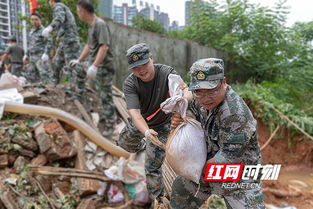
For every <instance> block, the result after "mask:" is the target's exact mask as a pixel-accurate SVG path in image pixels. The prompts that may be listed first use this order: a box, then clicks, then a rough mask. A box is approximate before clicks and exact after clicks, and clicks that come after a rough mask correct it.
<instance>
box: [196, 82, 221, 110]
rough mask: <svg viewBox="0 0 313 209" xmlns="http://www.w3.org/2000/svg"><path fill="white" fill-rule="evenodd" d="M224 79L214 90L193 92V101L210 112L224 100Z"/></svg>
mask: <svg viewBox="0 0 313 209" xmlns="http://www.w3.org/2000/svg"><path fill="white" fill-rule="evenodd" d="M226 87H227V84H226V78H224V79H223V81H222V83H221V84H220V85H218V86H217V87H216V88H215V89H198V90H196V91H195V92H194V95H195V94H196V95H202V96H194V99H195V100H196V101H197V102H198V103H199V104H200V105H201V106H202V107H204V108H205V109H207V110H209V111H211V110H213V109H214V108H216V107H217V106H218V105H219V104H220V103H221V102H222V101H223V100H224V98H225V94H226Z"/></svg>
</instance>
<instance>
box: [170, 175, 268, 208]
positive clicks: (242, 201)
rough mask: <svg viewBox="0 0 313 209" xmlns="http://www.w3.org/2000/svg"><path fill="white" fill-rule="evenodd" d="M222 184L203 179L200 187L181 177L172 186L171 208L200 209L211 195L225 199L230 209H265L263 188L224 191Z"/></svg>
mask: <svg viewBox="0 0 313 209" xmlns="http://www.w3.org/2000/svg"><path fill="white" fill-rule="evenodd" d="M227 183H229V182H227ZM222 184H223V182H213V181H209V182H208V181H207V182H205V181H203V178H202V179H201V180H200V185H198V184H196V183H194V182H192V181H190V180H188V179H185V178H183V177H180V176H179V177H177V178H176V179H175V180H174V182H173V185H172V195H171V202H170V206H171V208H172V209H185V208H186V209H196V208H200V207H201V205H202V204H203V203H204V202H205V201H206V200H207V199H208V198H209V197H210V195H211V194H216V195H221V196H222V197H223V198H224V200H225V203H226V206H227V208H228V209H251V208H253V209H265V206H264V202H263V200H264V196H263V193H262V188H248V189H237V190H236V189H224V188H223V187H222Z"/></svg>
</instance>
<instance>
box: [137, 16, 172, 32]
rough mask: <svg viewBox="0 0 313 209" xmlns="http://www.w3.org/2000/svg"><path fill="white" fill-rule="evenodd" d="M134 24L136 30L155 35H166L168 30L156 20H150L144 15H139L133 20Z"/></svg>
mask: <svg viewBox="0 0 313 209" xmlns="http://www.w3.org/2000/svg"><path fill="white" fill-rule="evenodd" d="M132 23H133V26H134V27H135V28H139V29H142V30H147V31H151V32H155V33H160V34H165V33H166V30H165V29H164V28H163V26H162V25H161V24H160V23H158V22H157V21H155V20H150V19H148V18H146V17H145V16H144V15H137V16H135V17H133V18H132Z"/></svg>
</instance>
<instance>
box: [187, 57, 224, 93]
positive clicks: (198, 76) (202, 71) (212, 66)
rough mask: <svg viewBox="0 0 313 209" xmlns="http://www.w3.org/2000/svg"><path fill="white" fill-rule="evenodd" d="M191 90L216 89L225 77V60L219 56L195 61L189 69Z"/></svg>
mask: <svg viewBox="0 0 313 209" xmlns="http://www.w3.org/2000/svg"><path fill="white" fill-rule="evenodd" d="M189 73H190V75H191V81H190V85H189V90H190V91H194V90H197V89H214V88H216V87H217V86H218V84H219V83H220V81H221V79H223V78H224V62H223V60H221V59H217V58H206V59H200V60H198V61H196V62H195V63H193V65H192V66H191V68H190V71H189Z"/></svg>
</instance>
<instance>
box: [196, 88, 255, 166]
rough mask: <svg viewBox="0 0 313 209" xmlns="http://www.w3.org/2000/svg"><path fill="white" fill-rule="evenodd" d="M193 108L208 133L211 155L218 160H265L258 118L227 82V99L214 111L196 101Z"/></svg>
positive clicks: (236, 161) (249, 162)
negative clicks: (257, 122) (258, 137)
mask: <svg viewBox="0 0 313 209" xmlns="http://www.w3.org/2000/svg"><path fill="white" fill-rule="evenodd" d="M190 110H191V112H192V113H193V114H194V115H195V117H196V119H197V120H198V121H199V122H200V123H201V125H202V128H203V129H204V130H205V135H206V137H207V146H208V156H207V159H210V158H212V157H214V161H215V163H244V164H246V165H255V164H258V163H261V154H260V147H259V143H258V139H257V132H256V120H255V119H254V118H253V115H252V113H251V111H250V109H249V107H248V106H247V104H246V103H245V102H244V101H243V99H242V98H241V97H240V96H239V95H238V94H237V93H236V92H235V91H234V90H233V89H232V88H231V87H230V86H227V92H226V95H225V99H224V100H223V101H222V102H221V104H219V106H217V107H216V108H215V109H214V110H212V111H211V112H210V113H208V111H207V110H206V109H204V108H203V107H201V106H200V105H199V104H198V103H197V102H196V101H193V102H192V103H191V104H190Z"/></svg>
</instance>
